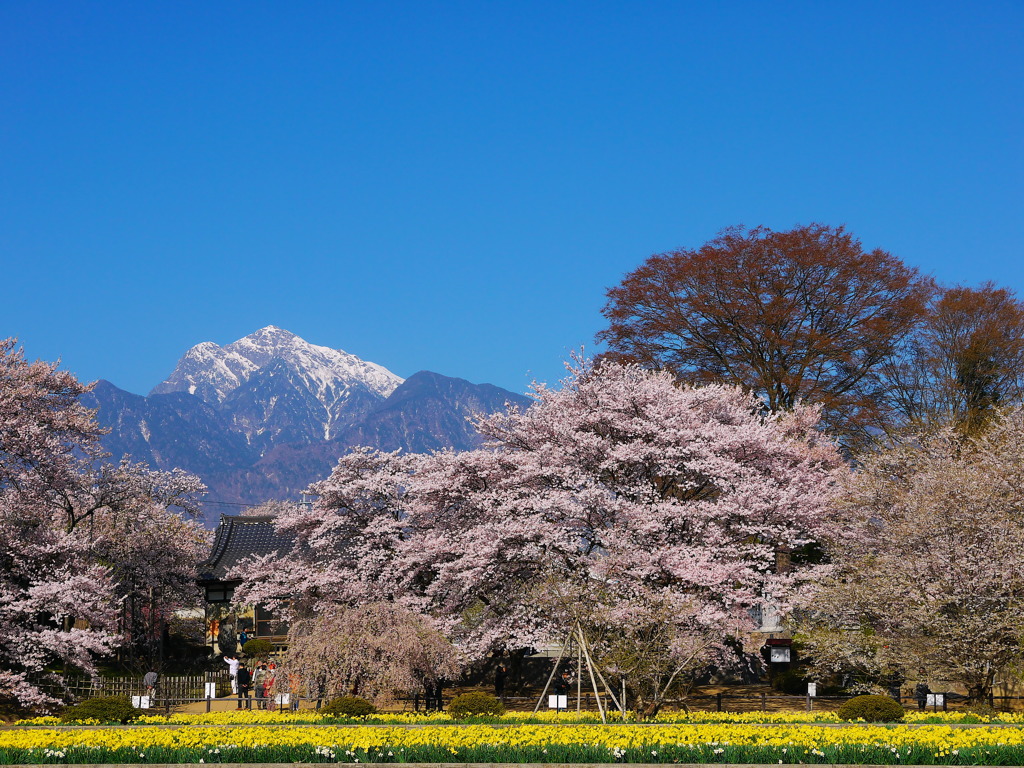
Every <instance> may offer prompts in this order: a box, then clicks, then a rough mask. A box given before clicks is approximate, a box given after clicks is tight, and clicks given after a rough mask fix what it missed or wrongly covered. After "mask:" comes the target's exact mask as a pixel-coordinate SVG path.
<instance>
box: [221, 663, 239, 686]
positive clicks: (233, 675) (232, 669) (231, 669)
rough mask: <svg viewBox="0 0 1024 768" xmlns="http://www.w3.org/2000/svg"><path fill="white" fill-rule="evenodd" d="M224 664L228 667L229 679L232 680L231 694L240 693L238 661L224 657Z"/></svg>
mask: <svg viewBox="0 0 1024 768" xmlns="http://www.w3.org/2000/svg"><path fill="white" fill-rule="evenodd" d="M224 663H225V664H227V665H228V677H229V678H230V679H231V692H232V693H238V679H237V676H238V659H237V658H235V657H234V656H227V655H225V656H224Z"/></svg>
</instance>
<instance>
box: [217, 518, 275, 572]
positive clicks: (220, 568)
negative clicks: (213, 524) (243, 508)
mask: <svg viewBox="0 0 1024 768" xmlns="http://www.w3.org/2000/svg"><path fill="white" fill-rule="evenodd" d="M290 547H291V540H290V539H288V538H287V537H284V536H280V535H279V534H278V533H277V532H276V531H275V530H274V518H273V517H271V516H260V517H256V516H253V517H247V516H244V515H221V516H220V524H219V525H218V526H217V535H216V537H215V538H214V540H213V548H212V549H211V551H210V557H209V558H208V559H207V560H206V562H205V563H203V564H202V565H201V566H200V568H199V580H200V581H224V580H225V578H226V577H227V574H228V571H230V570H231V569H232V568H234V567H235V566H236V565H237V564H238V563H239V562H240V561H242V560H244V559H245V558H247V557H251V556H252V555H269V554H270V553H271V552H275V551H283V550H287V549H289V548H290ZM232 581H234V579H232Z"/></svg>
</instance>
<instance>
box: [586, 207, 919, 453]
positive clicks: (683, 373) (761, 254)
mask: <svg viewBox="0 0 1024 768" xmlns="http://www.w3.org/2000/svg"><path fill="white" fill-rule="evenodd" d="M932 292H933V287H932V284H931V282H930V281H929V280H927V279H923V278H922V277H921V276H919V275H918V273H917V271H916V270H914V269H912V268H910V267H908V266H906V265H905V264H904V263H903V262H902V261H900V260H899V259H898V258H896V257H895V256H893V255H892V254H890V253H887V252H886V251H883V250H880V249H875V250H871V251H866V250H864V249H863V247H862V246H861V243H860V241H858V240H857V239H856V238H855V237H854V236H853V235H851V234H850V233H849V232H847V231H846V230H845V229H844V228H843V227H828V226H824V225H821V224H810V225H807V226H800V227H795V228H794V229H791V230H789V231H786V232H775V231H772V230H771V229H768V228H767V227H757V228H755V229H749V230H748V229H744V228H742V227H734V228H732V229H726V230H724V231H723V232H722V233H721V234H719V235H718V237H716V238H715V239H714V240H711V241H710V242H708V243H705V244H704V245H703V246H701V247H700V248H697V249H681V250H677V251H671V252H668V253H661V254H656V255H654V256H651V257H650V258H649V259H647V261H646V262H644V263H643V264H641V265H640V266H639V267H637V268H636V269H635V270H633V271H632V272H630V273H629V274H628V275H626V277H625V278H624V279H623V281H622V283H621V284H620V285H618V286H616V287H614V288H612V289H610V290H609V291H608V303H607V304H606V305H605V308H604V310H603V312H604V315H605V317H606V318H607V319H608V321H609V325H608V327H607V328H606V329H605V330H603V331H601V333H599V334H598V339H599V340H601V341H604V342H606V343H607V344H608V348H609V353H608V354H609V357H611V358H612V359H616V360H621V361H630V362H637V363H640V364H642V365H644V366H647V367H651V368H657V369H664V370H668V371H671V372H672V373H673V374H675V375H676V376H677V377H679V378H680V379H681V380H683V381H687V382H694V383H708V382H725V383H732V384H739V385H741V386H743V387H745V388H746V389H748V390H749V391H751V392H753V393H755V394H756V395H757V396H758V397H759V398H760V399H761V401H762V402H763V403H764V405H765V406H766V407H767V408H768V409H769V410H772V411H781V410H786V409H789V408H792V407H793V406H794V405H795V404H796V403H798V402H800V401H804V402H810V403H817V404H820V405H821V406H822V408H823V417H824V421H825V424H826V425H827V426H828V427H829V428H830V429H831V430H832V431H833V432H834V433H836V434H839V435H841V436H842V437H844V439H845V440H846V441H847V442H857V441H858V440H860V439H862V438H863V437H864V433H865V430H866V429H870V428H872V427H877V426H879V424H880V423H882V422H885V421H886V420H887V418H888V417H887V415H886V413H885V412H884V409H883V408H882V406H883V405H885V403H886V401H885V398H883V397H882V394H884V387H883V386H882V384H881V381H880V378H879V373H880V366H881V365H882V364H883V363H885V362H886V361H887V360H889V359H891V357H892V356H893V355H894V353H895V352H896V351H897V348H898V346H899V344H900V342H901V340H902V339H903V337H904V336H905V335H906V334H907V333H909V332H910V331H912V330H913V329H914V327H915V326H916V325H917V324H918V323H919V321H920V320H921V319H922V318H923V316H924V313H925V306H926V304H927V302H928V300H929V297H930V296H931V295H932Z"/></svg>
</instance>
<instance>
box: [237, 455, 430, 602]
mask: <svg viewBox="0 0 1024 768" xmlns="http://www.w3.org/2000/svg"><path fill="white" fill-rule="evenodd" d="M416 461H417V459H416V457H413V456H402V455H400V454H399V453H398V452H397V451H396V452H394V453H382V452H380V451H375V450H372V449H369V448H357V449H355V450H353V451H352V452H350V453H348V454H346V455H345V456H343V457H342V458H341V459H340V460H339V462H338V465H337V466H336V467H335V469H334V471H333V472H332V473H331V475H330V477H329V478H327V479H325V480H323V481H321V482H319V483H314V484H313V485H312V486H310V488H309V492H310V493H312V494H315V495H316V497H317V500H316V502H315V503H314V504H313V506H312V507H305V506H301V505H298V504H292V505H287V506H284V507H280V508H278V515H277V517H276V521H275V527H276V529H277V531H278V533H280V534H281V537H282V538H283V539H287V540H290V541H291V542H292V544H291V546H290V547H289V548H288V549H287V550H286V551H283V552H275V553H271V554H270V555H267V556H265V557H257V558H250V559H249V560H248V561H247V562H245V563H243V564H242V565H240V566H239V568H238V569H237V571H236V573H235V575H238V576H241V577H243V578H244V581H243V583H242V585H241V586H239V587H238V588H237V589H236V590H235V599H236V600H237V601H240V602H243V603H251V604H254V605H260V606H263V607H264V608H267V609H269V610H272V611H274V612H275V613H276V614H277V615H278V616H280V617H281V618H283V619H285V620H288V621H295V620H299V619H302V618H308V617H310V616H312V615H314V614H316V613H317V612H319V611H322V610H323V609H324V608H325V607H327V606H335V607H338V606H354V605H360V604H366V603H371V602H379V601H381V600H385V599H388V598H389V597H392V596H393V594H394V586H393V579H389V573H390V570H389V569H390V566H391V564H392V563H393V560H394V556H395V551H396V547H397V546H398V545H399V544H400V543H401V541H402V540H403V538H404V537H405V535H406V532H405V530H404V523H403V505H404V501H405V494H406V485H407V483H408V481H409V478H410V472H411V470H412V468H413V466H414V465H415V463H416Z"/></svg>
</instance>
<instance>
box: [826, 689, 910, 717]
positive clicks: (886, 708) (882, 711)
mask: <svg viewBox="0 0 1024 768" xmlns="http://www.w3.org/2000/svg"><path fill="white" fill-rule="evenodd" d="M836 714H837V715H839V719H840V720H865V721H867V722H869V723H896V722H899V721H900V720H902V719H903V715H904V714H905V712H904V709H903V707H902V706H900V704H899V703H898V702H896V701H895V700H893V699H891V698H889V697H888V696H854V697H853V698H852V699H850V700H849V701H848V702H846V703H845V704H843V706H841V707H840V708H839V709H838V710H837V711H836Z"/></svg>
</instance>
